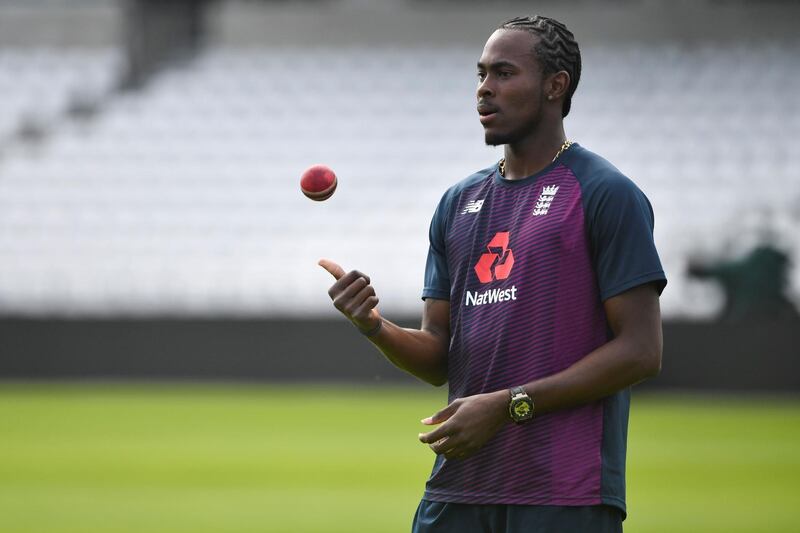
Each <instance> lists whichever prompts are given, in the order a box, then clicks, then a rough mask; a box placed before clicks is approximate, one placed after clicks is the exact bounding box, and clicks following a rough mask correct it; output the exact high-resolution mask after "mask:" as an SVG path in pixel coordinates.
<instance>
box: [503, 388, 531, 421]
mask: <svg viewBox="0 0 800 533" xmlns="http://www.w3.org/2000/svg"><path fill="white" fill-rule="evenodd" d="M510 392H511V401H510V402H509V403H508V414H509V415H511V420H513V421H514V422H515V423H517V424H522V423H523V422H527V421H528V420H530V419H531V418H533V400H531V397H530V396H528V393H527V392H525V389H523V388H522V387H514V388H513V389H511V391H510Z"/></svg>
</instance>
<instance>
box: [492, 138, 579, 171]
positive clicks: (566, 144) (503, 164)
mask: <svg viewBox="0 0 800 533" xmlns="http://www.w3.org/2000/svg"><path fill="white" fill-rule="evenodd" d="M570 146H572V141H570V140H566V141H564V144H562V145H561V148H559V149H558V152H556V155H555V156H554V157H553V161H555V160H556V159H558V156H560V155H561V154H563V153H564V152H566V151H567V149H569V147H570ZM553 161H550V162H551V163H552V162H553ZM498 167H499V168H498V170H500V175H501V176H503V177H505V176H506V158H505V157H504V158H503V159H501V160H500V164H499V165H498Z"/></svg>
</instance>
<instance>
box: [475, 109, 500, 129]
mask: <svg viewBox="0 0 800 533" xmlns="http://www.w3.org/2000/svg"><path fill="white" fill-rule="evenodd" d="M498 112H499V109H497V108H496V107H494V106H490V105H486V104H478V115H480V117H479V118H478V120H480V121H481V124H484V125H485V124H488V123H489V122H491V121H492V120H494V118H495V117H496V116H497V113H498Z"/></svg>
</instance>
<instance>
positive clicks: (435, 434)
mask: <svg viewBox="0 0 800 533" xmlns="http://www.w3.org/2000/svg"><path fill="white" fill-rule="evenodd" d="M450 436H451V431H450V426H449V425H448V424H446V423H445V424H442V425H441V426H439V427H438V428H436V429H434V430H433V431H429V432H428V433H420V434H419V441H420V442H424V443H426V444H431V443H435V442H437V441H438V440H441V439H442V438H443V437H450Z"/></svg>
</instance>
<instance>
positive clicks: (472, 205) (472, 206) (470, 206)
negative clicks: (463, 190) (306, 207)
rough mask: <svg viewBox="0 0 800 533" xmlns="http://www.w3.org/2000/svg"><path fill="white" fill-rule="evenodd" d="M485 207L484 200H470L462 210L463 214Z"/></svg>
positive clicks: (475, 211)
mask: <svg viewBox="0 0 800 533" xmlns="http://www.w3.org/2000/svg"><path fill="white" fill-rule="evenodd" d="M481 207H483V200H472V201H471V202H468V203H467V205H466V206H464V210H463V211H461V214H462V215H465V214H467V213H477V212H478V211H480V210H481Z"/></svg>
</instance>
